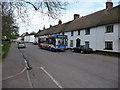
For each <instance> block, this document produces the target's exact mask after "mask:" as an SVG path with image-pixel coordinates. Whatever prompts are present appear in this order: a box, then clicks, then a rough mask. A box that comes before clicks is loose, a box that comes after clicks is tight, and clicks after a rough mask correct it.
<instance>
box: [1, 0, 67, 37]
mask: <svg viewBox="0 0 120 90" xmlns="http://www.w3.org/2000/svg"><path fill="white" fill-rule="evenodd" d="M67 4H68V3H67V2H63V3H62V2H60V1H59V0H54V1H52V0H43V1H42V2H40V1H36V2H29V1H26V0H18V1H16V2H2V3H0V5H1V7H2V37H3V38H4V37H7V38H8V39H13V38H15V37H16V36H18V29H19V28H18V27H17V25H16V22H15V19H21V20H22V21H23V22H24V23H26V22H28V19H27V18H28V15H27V13H26V12H27V8H30V7H32V8H34V10H35V11H39V12H41V13H44V14H47V15H48V16H49V17H51V18H53V19H56V18H57V17H58V16H59V14H60V13H61V11H62V10H64V9H66V6H67ZM15 14H16V16H17V17H14V16H15ZM26 19H27V20H26Z"/></svg>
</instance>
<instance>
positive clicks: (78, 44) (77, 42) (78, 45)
mask: <svg viewBox="0 0 120 90" xmlns="http://www.w3.org/2000/svg"><path fill="white" fill-rule="evenodd" d="M80 41H81V40H80V39H79V38H78V39H76V47H80Z"/></svg>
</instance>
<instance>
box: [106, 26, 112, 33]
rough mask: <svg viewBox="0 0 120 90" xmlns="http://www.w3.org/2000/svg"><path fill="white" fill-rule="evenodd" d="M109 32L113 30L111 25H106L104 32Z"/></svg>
mask: <svg viewBox="0 0 120 90" xmlns="http://www.w3.org/2000/svg"><path fill="white" fill-rule="evenodd" d="M111 32H113V25H108V26H106V33H111Z"/></svg>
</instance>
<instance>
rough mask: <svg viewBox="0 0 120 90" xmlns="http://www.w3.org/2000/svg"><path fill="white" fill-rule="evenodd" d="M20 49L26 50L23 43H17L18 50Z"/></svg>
mask: <svg viewBox="0 0 120 90" xmlns="http://www.w3.org/2000/svg"><path fill="white" fill-rule="evenodd" d="M20 48H26V45H25V43H24V42H18V49H20Z"/></svg>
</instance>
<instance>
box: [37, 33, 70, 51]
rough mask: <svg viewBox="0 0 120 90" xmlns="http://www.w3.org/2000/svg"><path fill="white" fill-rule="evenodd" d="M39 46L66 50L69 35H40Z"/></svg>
mask: <svg viewBox="0 0 120 90" xmlns="http://www.w3.org/2000/svg"><path fill="white" fill-rule="evenodd" d="M38 47H40V48H44V49H48V50H51V51H57V50H62V51H64V50H66V49H68V46H67V35H59V34H58V35H49V36H44V37H40V38H39V39H38Z"/></svg>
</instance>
